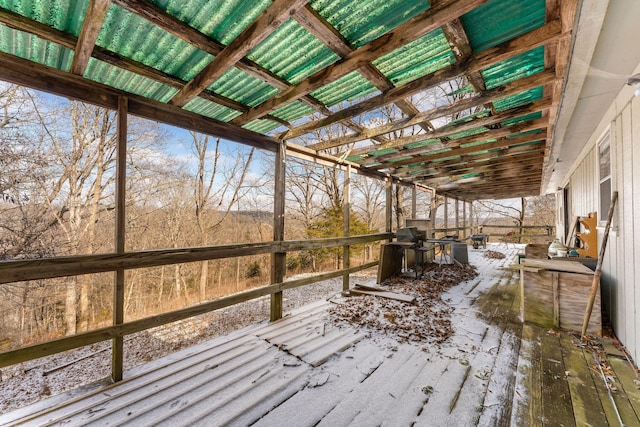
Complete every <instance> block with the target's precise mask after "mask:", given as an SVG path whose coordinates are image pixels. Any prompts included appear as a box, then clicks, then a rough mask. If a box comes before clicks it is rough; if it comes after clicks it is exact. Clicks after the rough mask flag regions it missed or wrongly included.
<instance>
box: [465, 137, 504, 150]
mask: <svg viewBox="0 0 640 427" xmlns="http://www.w3.org/2000/svg"><path fill="white" fill-rule="evenodd" d="M496 141H497V140H496V139H495V138H490V139H485V140H482V141H475V142H469V143H468V144H461V145H460V147H462V148H467V147H476V146H478V145H485V144H490V143H492V142H496Z"/></svg>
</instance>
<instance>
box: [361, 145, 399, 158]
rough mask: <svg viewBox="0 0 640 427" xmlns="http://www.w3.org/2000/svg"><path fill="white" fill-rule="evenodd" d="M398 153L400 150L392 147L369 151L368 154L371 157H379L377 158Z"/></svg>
mask: <svg viewBox="0 0 640 427" xmlns="http://www.w3.org/2000/svg"><path fill="white" fill-rule="evenodd" d="M397 152H398V150H396V149H395V148H393V147H390V148H382V149H380V150H377V151H369V152H368V153H367V154H368V155H369V156H371V157H377V156H382V155H385V154H392V153H397Z"/></svg>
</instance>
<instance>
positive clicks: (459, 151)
mask: <svg viewBox="0 0 640 427" xmlns="http://www.w3.org/2000/svg"><path fill="white" fill-rule="evenodd" d="M544 138H546V135H537V134H532V135H522V136H519V137H515V138H501V139H499V140H497V141H495V142H487V143H485V144H480V145H473V146H465V147H455V148H452V149H451V150H448V151H439V152H436V153H433V154H426V155H422V156H417V157H413V158H411V159H407V160H400V161H396V162H385V163H381V164H379V165H373V166H370V168H372V169H376V170H381V169H387V168H399V167H401V166H406V165H412V164H416V163H424V162H431V161H434V160H440V159H446V158H447V157H451V156H462V155H465V154H471V153H476V152H478V151H483V150H493V149H497V148H506V147H511V146H514V145H518V144H525V143H528V142H534V141H540V140H541V139H544Z"/></svg>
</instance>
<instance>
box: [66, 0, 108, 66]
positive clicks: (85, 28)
mask: <svg viewBox="0 0 640 427" xmlns="http://www.w3.org/2000/svg"><path fill="white" fill-rule="evenodd" d="M110 4H111V0H90V1H89V6H88V7H87V12H86V14H85V17H84V22H83V23H82V30H80V37H78V43H77V45H76V47H75V52H74V54H73V60H72V61H71V72H72V73H73V74H77V75H80V76H81V75H82V74H84V70H85V69H86V68H87V64H88V63H89V59H90V58H91V53H92V52H93V48H94V46H95V45H96V40H98V34H99V33H100V29H101V28H102V23H103V22H104V18H105V17H106V16H107V11H108V10H109V5H110Z"/></svg>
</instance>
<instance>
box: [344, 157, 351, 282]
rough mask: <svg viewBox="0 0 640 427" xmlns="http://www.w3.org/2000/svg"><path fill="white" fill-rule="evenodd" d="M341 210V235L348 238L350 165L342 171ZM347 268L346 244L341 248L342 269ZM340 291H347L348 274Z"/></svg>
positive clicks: (347, 249)
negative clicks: (342, 221)
mask: <svg viewBox="0 0 640 427" xmlns="http://www.w3.org/2000/svg"><path fill="white" fill-rule="evenodd" d="M342 209H343V217H344V227H343V235H344V237H349V235H350V233H351V227H350V223H351V165H347V167H346V168H345V170H344V204H343V206H342ZM349 267H351V248H350V246H349V245H348V244H347V245H344V246H343V247H342V268H344V269H347V268H349ZM342 290H343V291H348V290H349V273H345V274H344V275H343V276H342Z"/></svg>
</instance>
